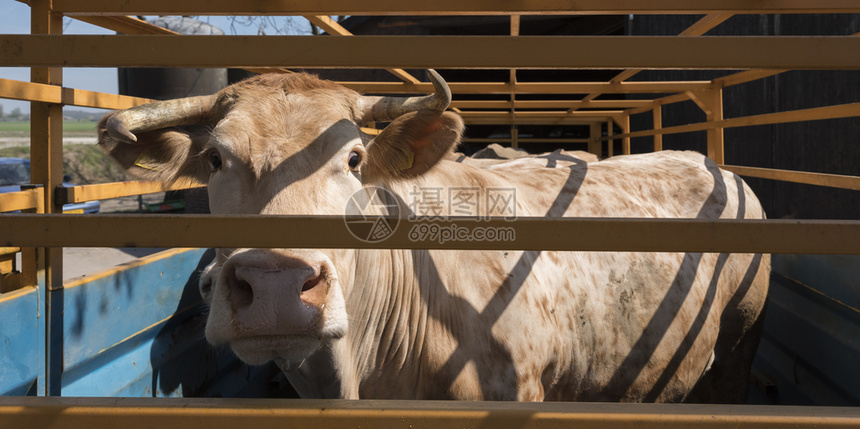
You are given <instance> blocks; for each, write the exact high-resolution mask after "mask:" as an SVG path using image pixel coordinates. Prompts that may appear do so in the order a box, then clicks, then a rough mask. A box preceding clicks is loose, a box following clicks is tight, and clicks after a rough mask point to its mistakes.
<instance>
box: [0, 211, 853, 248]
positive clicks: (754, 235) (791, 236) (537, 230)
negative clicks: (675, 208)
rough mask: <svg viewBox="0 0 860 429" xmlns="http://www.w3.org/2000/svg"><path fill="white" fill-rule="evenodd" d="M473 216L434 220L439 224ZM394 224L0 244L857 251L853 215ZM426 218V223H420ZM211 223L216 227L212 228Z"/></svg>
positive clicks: (306, 222)
mask: <svg viewBox="0 0 860 429" xmlns="http://www.w3.org/2000/svg"><path fill="white" fill-rule="evenodd" d="M469 220H472V219H453V220H446V221H437V222H434V223H433V224H435V225H438V226H439V227H440V228H442V229H444V228H446V227H450V226H451V225H452V224H456V225H457V226H458V227H462V226H463V224H464V223H469ZM420 223H421V222H420V221H413V220H407V219H400V226H399V227H398V228H396V229H395V230H394V231H393V233H392V235H391V236H390V237H389V238H388V239H386V240H384V241H382V242H379V243H366V242H365V241H363V240H360V239H358V238H355V237H354V236H352V234H350V233H349V230H348V229H347V227H346V224H345V222H344V218H343V217H342V216H323V217H310V216H205V215H181V216H170V215H148V216H139V215H99V216H87V215H26V214H9V215H5V216H4V217H3V222H2V223H0V246H22V247H23V246H63V247H183V246H187V247H259V248H282V247H295V248H397V249H426V248H430V249H475V250H477V249H489V250H560V251H621V250H625V251H636V252H739V253H758V252H770V253H822V254H860V221H814V220H718V221H713V220H697V219H602V218H593V219H591V218H589V219H581V218H575V219H548V218H519V219H517V220H516V221H515V222H510V221H504V220H490V221H485V222H481V223H480V226H481V227H482V228H488V229H496V230H497V231H505V232H504V233H505V234H506V238H510V240H497V241H455V240H451V241H445V240H444V239H434V238H431V236H429V235H428V236H425V237H424V239H420V237H418V238H417V237H416V236H414V235H412V236H411V235H410V231H411V229H412V227H413V226H415V225H417V224H420ZM425 225H426V223H425ZM212 231H218V233H217V234H212Z"/></svg>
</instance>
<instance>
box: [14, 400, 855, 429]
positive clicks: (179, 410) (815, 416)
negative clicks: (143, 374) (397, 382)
mask: <svg viewBox="0 0 860 429" xmlns="http://www.w3.org/2000/svg"><path fill="white" fill-rule="evenodd" d="M0 418H2V420H0V421H2V423H0V425H2V426H3V427H4V428H6V427H8V428H20V427H38V428H44V429H51V428H93V427H116V425H117V424H120V425H121V426H122V427H123V428H126V429H137V428H153V427H206V428H210V429H221V428H224V429H232V428H236V427H244V426H249V427H254V428H259V429H267V428H283V427H284V425H285V424H287V423H286V422H288V425H289V426H295V427H319V428H341V427H416V428H431V429H432V428H452V427H457V428H460V427H464V428H466V427H468V428H472V427H487V428H490V427H491V428H499V429H513V428H517V429H531V428H571V427H576V428H584V429H592V428H605V427H613V428H616V427H617V428H637V429H651V428H655V429H658V428H659V429H675V428H690V427H737V428H747V427H749V428H784V427H791V428H850V427H857V425H858V424H860V409H858V408H856V407H800V406H762V405H759V406H753V405H693V404H683V405H678V404H610V403H570V402H569V403H564V402H545V403H512V402H454V401H447V402H442V401H374V400H362V401H345V400H307V399H305V400H302V399H220V398H219V399H216V398H205V399H203V398H170V399H160V398H32V397H4V398H0ZM118 422H121V423H118Z"/></svg>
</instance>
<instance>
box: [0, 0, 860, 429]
mask: <svg viewBox="0 0 860 429" xmlns="http://www.w3.org/2000/svg"><path fill="white" fill-rule="evenodd" d="M7 1H9V0H7ZM26 3H27V5H28V6H29V7H30V17H31V31H30V33H29V34H3V35H2V36H0V38H2V39H0V53H2V55H0V67H30V68H31V80H30V81H29V82H23V81H17V80H9V79H0V98H5V99H15V100H25V101H29V102H30V106H31V115H30V153H31V155H30V156H31V162H32V173H31V177H32V179H31V180H32V182H33V185H32V186H29V187H26V188H25V189H23V190H22V191H20V192H14V193H8V194H2V195H0V212H16V211H21V212H22V213H20V214H18V213H14V214H3V215H2V217H0V246H5V247H0V338H2V344H0V347H2V348H0V394H2V395H5V396H4V397H2V398H0V415H2V417H0V427H7V426H8V427H20V426H23V425H24V424H27V425H32V424H36V425H39V426H45V427H49V426H50V427H52V426H60V425H63V426H76V427H78V426H84V425H93V424H102V425H104V424H113V423H111V422H116V419H117V418H122V419H123V420H122V424H123V425H126V426H128V427H138V426H140V427H144V426H154V425H156V424H166V425H167V424H170V425H176V424H188V425H206V426H217V427H221V426H224V427H226V426H231V427H232V426H235V425H238V424H254V425H257V426H259V425H262V426H265V427H270V426H271V427H274V426H276V425H277V426H281V425H283V424H284V421H285V420H286V419H291V421H292V422H293V423H296V424H330V425H345V424H349V425H357V426H361V425H373V424H385V425H404V426H405V425H423V426H433V427H440V426H446V427H447V426H450V425H453V424H456V425H462V426H463V427H466V426H477V425H504V426H512V427H525V426H536V427H546V426H555V425H567V424H574V423H577V424H583V425H592V426H598V425H600V426H603V425H606V424H609V423H612V424H615V425H619V426H620V425H628V426H632V425H642V424H647V425H650V426H658V425H659V426H661V427H662V426H666V425H674V426H682V425H683V426H688V425H690V424H702V425H706V424H719V425H727V424H733V425H741V424H742V425H760V426H777V425H779V426H781V425H789V424H791V425H796V426H849V425H851V426H857V425H860V409H858V408H857V406H858V404H860V369H858V365H857V364H856V362H858V358H860V346H858V343H857V341H858V340H857V339H858V338H860V336H858V334H860V323H858V322H860V286H858V283H857V278H858V271H860V268H858V266H860V265H858V262H860V259H857V258H858V257H857V255H860V221H858V220H857V213H858V212H857V210H858V206H860V198H857V195H856V192H857V191H858V190H860V174H858V171H857V168H858V167H857V166H858V165H860V150H857V149H856V140H857V137H856V136H857V135H858V131H860V129H858V128H860V123H858V119H857V117H858V116H860V55H858V54H857V52H860V38H858V37H856V32H857V31H860V30H858V29H857V27H858V26H860V18H858V14H860V5H858V4H857V3H856V2H853V1H849V0H820V1H816V2H801V1H792V0H772V1H767V2H745V1H733V0H714V1H708V2H698V3H697V4H696V5H686V4H684V5H679V4H678V3H677V2H672V1H665V0H658V1H649V2H641V1H633V0H626V1H618V2H611V3H607V2H605V1H593V0H585V1H578V2H571V1H557V0H546V1H535V2H530V3H528V4H525V3H500V4H497V3H488V2H481V1H468V0H460V1H437V2H430V3H420V4H419V3H415V4H393V3H391V2H382V1H376V0H373V1H365V2H360V4H356V2H349V3H346V2H342V1H335V2H322V3H321V2H310V1H296V2H289V3H283V2H271V1H265V0H260V1H248V2H230V1H209V2H192V3H189V4H185V3H178V2H168V1H163V0H128V1H125V2H111V1H104V0H86V1H79V0H76V1H69V0H32V1H29V2H26ZM154 15H183V16H187V15H193V16H212V15H238V16H243V15H262V16H268V15H285V16H287V15H299V16H304V17H305V18H307V19H308V20H309V21H310V22H312V23H313V24H314V25H316V26H318V27H319V28H321V29H322V30H324V31H325V32H326V33H327V34H328V35H329V36H294V35H290V36H266V35H253V36H244V35H236V36H199V35H198V36H186V35H179V34H175V33H173V32H171V31H169V30H166V29H164V28H161V27H158V26H154V25H152V24H150V23H148V22H147V21H145V20H142V19H140V18H137V17H140V16H154ZM331 15H342V16H346V15H348V16H351V17H383V18H386V17H389V18H397V19H399V21H398V22H399V23H398V24H397V25H390V27H397V28H402V27H406V25H405V24H404V20H403V19H402V18H399V17H403V16H415V17H416V19H415V20H416V21H418V20H419V19H418V18H427V17H443V18H449V19H453V18H455V17H459V18H460V19H463V18H469V17H491V18H492V19H491V20H490V21H492V22H493V23H495V26H494V27H493V28H494V30H492V31H498V27H499V25H501V26H502V28H503V29H504V31H503V34H498V33H497V32H490V31H488V32H487V33H473V34H469V35H462V34H447V33H444V31H442V34H439V31H437V32H436V33H433V32H424V33H421V32H418V33H415V34H413V33H409V32H403V33H397V34H395V35H392V34H387V35H378V34H374V35H364V34H362V35H360V36H356V37H351V36H352V32H351V31H350V30H349V29H348V28H346V27H345V24H344V25H342V24H341V23H338V22H337V21H335V20H333V19H332V18H331ZM64 17H70V18H72V19H77V20H81V21H84V22H87V23H90V24H94V25H97V26H100V27H103V28H105V29H108V30H111V31H115V32H117V33H118V34H116V35H113V34H111V35H75V34H63V19H64ZM550 19H552V20H554V21H553V22H556V23H557V22H559V21H561V22H564V23H566V25H567V26H565V27H562V28H563V29H562V30H559V31H560V33H555V34H553V35H547V34H545V33H544V32H542V30H541V29H542V28H545V27H546V23H547V22H550ZM660 19H664V21H660ZM755 19H758V21H750V20H755ZM804 19H811V20H823V21H822V22H824V23H825V24H826V25H825V26H824V27H819V28H826V30H822V32H820V33H814V34H797V33H796V32H792V31H790V30H791V28H787V27H786V26H784V25H783V24H784V23H786V22H802V21H803V20H804ZM542 20H543V21H542ZM793 20H794V21H793ZM367 22H368V21H364V22H363V25H366V23H367ZM462 22H464V21H459V24H457V23H455V24H450V23H449V24H444V25H443V24H439V21H435V24H433V25H435V26H436V28H440V27H445V25H447V26H449V27H451V26H454V27H456V26H457V25H461V24H462ZM595 22H598V23H603V24H601V25H597V24H594V23H595ZM619 22H620V23H623V25H621V26H620V27H619V26H617V25H616V24H617V23H619ZM640 22H641V23H643V25H640V24H639V23H640ZM750 22H753V25H748V24H749V23H750ZM499 23H501V24H499ZM607 23H608V24H607ZM661 23H662V24H661ZM679 23H682V24H679ZM574 24H575V25H574ZM758 24H761V25H758ZM835 24H840V25H835ZM732 25H735V26H736V27H729V26H732ZM358 27H360V26H359V25H358V24H356V28H358ZM380 27H384V25H381V26H380ZM674 27H679V28H674ZM654 28H657V29H658V30H659V29H662V30H665V29H667V28H673V31H674V30H677V31H674V32H673V33H672V34H661V33H660V31H656V30H653V29H654ZM731 28H734V29H736V28H744V29H745V31H747V32H746V33H743V32H740V33H739V32H738V31H725V32H722V30H726V29H731ZM724 33H729V34H724ZM654 35H660V36H661V37H653V36H654ZM334 36H338V37H334ZM155 66H158V67H198V68H215V67H244V68H246V69H247V70H249V71H251V72H254V73H290V72H292V70H294V69H314V70H319V71H320V72H321V73H322V74H325V73H328V72H330V71H331V70H340V69H350V70H361V71H375V73H376V75H379V74H382V73H383V71H384V73H386V74H388V75H390V76H391V77H390V78H388V79H385V80H381V81H370V80H357V79H351V80H350V79H345V80H341V81H340V82H339V83H340V84H341V85H343V86H345V87H348V88H352V89H356V90H358V91H361V92H363V93H371V94H424V93H430V92H432V87H431V84H430V83H428V82H425V81H423V80H422V76H421V75H419V74H418V73H416V72H415V71H414V69H425V68H434V69H438V70H439V71H440V73H441V74H442V75H443V76H445V77H446V78H447V79H448V80H449V86H450V88H451V90H452V92H453V94H454V101H453V103H452V105H451V109H452V110H453V111H455V112H456V113H458V114H459V115H460V116H461V117H462V118H463V119H464V121H465V122H466V124H467V126H468V127H470V131H469V132H473V131H474V133H475V134H468V133H467V138H466V143H467V144H471V145H482V144H487V143H501V144H503V145H506V146H512V147H515V148H516V147H522V148H526V149H528V148H529V145H534V147H537V146H536V145H556V146H558V147H562V146H563V147H566V148H574V149H581V150H585V151H588V152H591V153H592V154H594V155H597V156H600V157H612V156H615V155H626V154H631V153H638V152H644V151H659V150H663V149H664V148H666V149H668V148H672V149H689V150H699V151H701V152H703V153H705V154H706V155H707V156H708V157H710V158H711V159H712V160H713V161H714V162H716V163H717V164H718V165H720V166H721V167H722V168H724V169H726V170H729V171H734V172H736V173H738V174H740V175H741V176H743V177H744V178H746V179H747V180H749V181H750V183H751V184H752V186H753V187H754V188H755V189H756V191H757V193H759V195H761V196H762V197H763V200H765V201H766V202H765V205H766V207H767V208H768V209H769V211H770V212H771V213H778V215H777V216H773V215H771V216H770V217H771V219H770V220H764V221H701V220H692V219H690V220H688V219H682V220H664V219H656V220H655V219H564V220H548V219H536V218H521V219H518V220H516V222H514V223H513V224H510V223H508V222H507V221H506V220H503V219H492V220H488V221H486V225H487V226H494V225H496V226H509V225H514V227H515V228H516V229H517V231H518V234H517V235H516V240H515V241H514V242H513V243H511V242H503V243H499V242H453V241H452V242H448V243H438V244H432V245H429V246H431V248H470V249H496V250H506V249H516V250H567V251H621V250H635V251H648V252H741V253H753V252H765V253H772V254H774V264H773V266H774V275H773V281H772V284H771V289H770V295H769V303H768V315H767V319H766V330H765V335H764V338H763V340H762V343H761V345H760V348H759V355H758V357H757V359H756V362H755V365H754V370H753V377H752V380H751V392H752V395H751V397H752V398H753V402H755V403H756V404H759V405H742V406H740V405H739V406H718V405H692V404H683V405H659V404H590V403H573V404H566V403H556V404H508V403H449V402H432V401H431V402H409V401H357V402H355V401H309V400H296V399H271V398H269V399H244V400H242V399H236V398H239V397H253V398H265V397H272V396H279V395H281V394H283V392H284V391H286V390H288V389H287V388H286V387H285V386H284V385H283V383H285V381H284V380H283V378H280V377H279V374H278V372H277V371H276V370H274V368H272V367H247V366H245V365H243V364H241V363H239V362H238V361H236V359H235V358H234V357H233V356H232V355H231V354H230V353H229V352H228V351H225V350H217V349H212V348H209V347H208V346H206V344H205V341H204V340H203V338H202V335H201V327H202V323H203V321H202V316H201V312H202V311H203V310H202V305H201V303H200V299H199V295H197V287H196V283H197V276H198V275H199V273H200V271H201V269H202V268H203V267H204V266H205V265H206V264H207V263H208V261H209V260H211V258H212V255H211V252H207V251H206V250H205V249H208V248H213V247H228V248H229V247H233V248H236V247H260V248H271V247H297V248H337V247H342V248H362V247H374V246H375V247H377V248H385V247H389V248H405V249H408V248H418V247H419V246H420V247H421V248H427V247H428V244H427V243H426V242H422V243H416V242H414V241H412V240H410V239H409V237H408V236H407V233H408V228H400V229H398V230H397V231H394V233H393V235H392V236H391V237H389V238H388V239H387V240H386V241H385V242H384V243H381V244H380V243H368V242H366V241H363V240H360V239H358V238H357V237H355V236H353V235H352V234H350V233H349V232H348V231H347V227H346V225H345V224H344V222H343V220H342V219H340V218H338V219H332V218H313V217H289V216H245V217H241V218H237V217H230V216H212V215H145V216H144V215H129V214H123V215H112V214H102V215H97V216H92V215H64V214H62V207H63V205H64V204H69V203H78V202H84V201H93V200H107V199H111V198H117V197H123V196H133V195H140V194H146V193H153V192H160V191H164V190H165V188H163V187H162V186H161V185H158V184H154V183H149V182H123V183H104V184H96V185H83V186H75V187H69V188H64V187H63V186H62V180H63V162H62V154H63V141H62V138H63V136H62V128H61V126H62V122H63V115H62V107H63V106H81V107H92V108H99V109H125V108H128V107H132V106H136V105H140V104H144V103H147V102H149V101H151V100H148V99H144V98H139V97H130V96H122V95H114V94H105V93H100V92H94V91H88V90H84V89H76V88H66V87H64V86H63V75H62V70H63V68H68V67H155ZM822 71H827V73H830V74H820V73H823V72H822ZM358 76H361V75H358ZM486 76H493V77H494V79H496V80H490V79H487V78H486ZM498 76H501V78H498ZM607 76H608V77H607ZM786 82H789V83H791V84H790V85H787V86H786V85H783V84H785V83H786ZM798 82H799V83H798ZM834 83H835V84H834ZM811 94H817V95H816V96H815V97H813V96H812V95H811ZM777 96H779V97H781V99H790V100H792V101H796V102H793V103H787V104H786V103H771V102H765V103H760V104H755V103H751V102H749V101H748V100H750V99H764V100H774V99H776V98H778V97H777ZM804 100H815V101H814V102H804ZM730 103H734V104H730ZM785 106H789V107H785ZM747 107H749V108H747ZM727 112H731V114H727ZM822 124H823V125H822ZM378 126H379V127H382V126H384V124H378ZM487 127H493V129H494V130H499V129H501V130H502V132H501V134H495V135H494V134H493V132H492V131H488V132H486V133H483V134H481V132H480V131H481V130H487V129H488V128H487ZM538 127H544V128H538ZM548 129H551V130H556V131H557V132H552V131H546V130H548ZM822 129H824V130H826V131H820V130H822ZM472 130H473V131H472ZM365 131H366V132H368V133H370V134H373V133H375V132H377V131H376V130H375V129H367V130H365ZM541 133H544V134H541ZM774 135H780V136H783V137H784V138H780V139H779V141H777V139H775V138H774V137H773V136H774ZM822 135H824V136H825V137H824V138H822V137H821V136H822ZM750 136H752V137H750ZM791 139H800V143H799V144H798V145H796V146H794V147H792V148H789V149H786V148H785V147H783V146H782V141H783V140H791ZM756 142H758V143H756ZM761 142H764V143H761ZM762 144H764V145H765V146H762ZM786 151H788V152H789V153H787V154H786V153H785V152H786ZM822 159H824V160H827V161H828V162H826V163H824V164H815V163H813V162H812V161H810V160H819V161H821V160H822ZM787 183H788V184H792V185H785V184H787ZM196 186H199V184H194V183H178V184H176V185H174V186H173V187H171V188H169V189H186V188H190V187H196ZM630 186H634V184H630ZM800 197H803V199H801V198H800ZM804 199H805V200H804ZM834 200H835V201H837V202H838V203H837V204H836V205H837V206H838V207H837V208H834V209H827V210H829V211H826V213H825V214H821V213H822V212H815V211H814V210H812V209H814V208H815V207H817V206H822V205H824V204H825V203H824V202H822V201H825V202H826V201H834ZM805 201H813V202H811V203H810V202H805ZM810 207H812V209H811V208H810ZM213 231H217V233H213ZM272 231H277V233H272ZM308 231H314V233H313V235H310V234H309V233H308ZM574 237H575V239H574ZM74 247H105V248H115V247H159V248H172V249H171V250H167V251H164V252H161V253H158V254H155V255H152V256H150V257H147V258H144V259H141V260H138V261H134V262H131V263H127V264H124V265H122V266H119V267H116V268H111V269H108V270H106V271H102V272H99V273H94V274H93V275H90V276H87V277H84V278H82V279H78V280H73V281H68V282H64V281H63V277H62V272H63V253H62V249H63V248H74ZM85 396H86V397H91V398H81V397H85ZM162 396H180V397H183V396H184V398H169V399H153V398H154V397H162ZM192 396H207V397H209V398H206V399H192V398H189V397H192ZM214 398H219V399H214ZM227 398H230V399H227ZM762 404H763V405H762ZM800 405H803V406H800ZM836 406H839V407H836Z"/></svg>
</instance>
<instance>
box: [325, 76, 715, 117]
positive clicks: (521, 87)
mask: <svg viewBox="0 0 860 429" xmlns="http://www.w3.org/2000/svg"><path fill="white" fill-rule="evenodd" d="M338 83H340V84H341V85H343V86H345V87H347V88H351V89H354V90H356V91H360V92H363V93H373V94H377V93H380V94H386V93H428V92H432V91H433V85H432V84H430V83H420V84H414V85H412V84H406V83H399V82H338ZM448 86H449V87H450V88H451V92H452V93H454V94H505V95H507V94H510V92H511V91H512V89H513V85H512V84H511V83H509V82H448ZM713 87H714V86H713V84H712V83H711V82H710V81H670V82H622V83H618V84H613V83H608V82H518V83H517V87H516V91H517V94H583V93H588V92H601V93H604V94H632V93H674V92H684V91H698V90H704V89H711V88H713ZM686 99H687V98H684V100H686ZM647 110H650V108H645V111H647Z"/></svg>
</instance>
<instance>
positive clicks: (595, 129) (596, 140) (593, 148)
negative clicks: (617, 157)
mask: <svg viewBox="0 0 860 429" xmlns="http://www.w3.org/2000/svg"><path fill="white" fill-rule="evenodd" d="M602 130H603V126H602V124H600V123H599V122H592V123H591V124H590V125H589V127H588V153H593V154H595V155H597V156H603V150H602V149H603V143H601V141H600V138H601V137H603V136H602V135H601V131H602Z"/></svg>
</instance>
